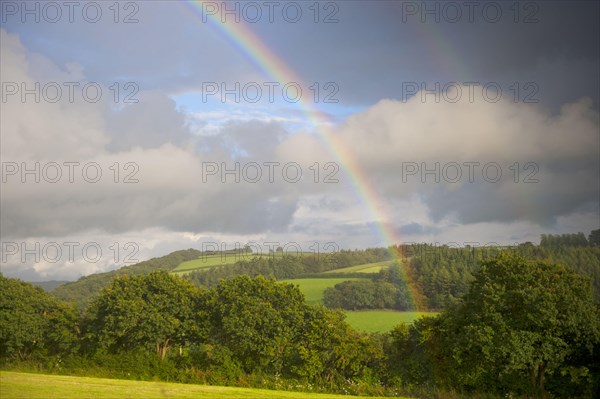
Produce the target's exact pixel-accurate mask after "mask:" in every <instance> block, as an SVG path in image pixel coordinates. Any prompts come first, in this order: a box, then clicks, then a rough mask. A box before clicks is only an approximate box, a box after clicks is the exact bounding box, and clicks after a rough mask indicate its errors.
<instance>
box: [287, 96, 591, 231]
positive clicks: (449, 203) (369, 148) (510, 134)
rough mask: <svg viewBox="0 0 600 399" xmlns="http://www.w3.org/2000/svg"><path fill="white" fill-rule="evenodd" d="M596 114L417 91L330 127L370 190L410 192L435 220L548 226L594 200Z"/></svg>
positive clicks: (306, 147)
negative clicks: (453, 98) (427, 98)
mask: <svg viewBox="0 0 600 399" xmlns="http://www.w3.org/2000/svg"><path fill="white" fill-rule="evenodd" d="M466 92H467V89H466V88H465V87H463V93H466ZM598 121H599V117H598V112H597V111H595V110H593V109H592V104H591V101H590V100H589V99H581V100H580V101H578V102H576V103H572V104H568V105H565V106H563V108H562V109H561V111H560V113H558V114H551V113H549V112H548V111H546V110H545V109H543V108H542V107H540V106H537V105H529V104H518V103H514V102H512V101H511V100H510V99H507V98H501V99H500V101H498V102H495V103H492V102H488V101H482V100H479V101H470V100H469V98H468V96H463V97H462V98H461V99H460V100H459V101H457V102H456V103H450V102H447V101H446V102H444V101H440V102H435V101H434V99H433V98H432V97H431V98H430V101H422V100H421V97H420V95H418V94H417V95H416V96H414V97H412V98H411V99H410V100H408V101H406V102H401V101H395V100H382V101H380V102H379V103H378V104H376V105H375V106H373V107H371V108H369V109H368V110H366V111H364V112H361V113H358V114H355V115H354V116H352V117H351V118H349V119H348V121H347V122H346V123H345V124H344V125H343V126H341V127H340V128H339V129H338V131H337V132H336V133H335V135H336V139H337V140H338V141H339V142H342V143H344V146H345V147H346V149H347V150H348V151H349V152H350V153H351V154H353V156H354V157H355V159H356V161H357V163H358V164H359V165H360V168H361V169H362V172H363V173H364V174H365V175H366V176H368V179H369V181H370V183H371V184H372V186H373V187H375V189H376V191H377V192H378V194H379V195H378V196H379V198H385V199H390V200H391V201H393V200H394V199H403V198H404V199H408V198H410V197H411V196H413V195H417V196H418V197H419V198H420V199H421V200H422V201H423V202H424V203H425V204H426V205H427V206H428V207H429V210H430V216H431V217H432V218H433V220H436V221H439V220H441V219H443V218H444V217H446V216H449V215H454V216H455V217H456V218H457V220H458V221H459V222H460V223H479V222H495V221H499V222H511V221H516V220H529V221H532V222H535V223H538V224H542V225H549V224H552V223H554V222H555V220H556V217H558V216H561V215H568V214H570V213H572V212H576V211H580V210H581V209H582V207H586V206H589V204H594V203H597V200H598V191H599V179H598V177H599V176H598V174H599V172H598V171H599V170H600V165H599V162H600V161H599V157H598V148H599V146H600V136H599V122H598ZM293 141H294V144H291V143H287V142H286V143H283V144H282V146H283V147H284V148H287V149H288V150H289V151H292V148H293V149H294V150H296V151H297V152H301V153H304V154H310V153H313V148H314V147H315V146H316V145H317V144H316V143H317V140H316V139H315V138H312V137H310V136H308V135H305V136H304V137H296V138H294V140H293ZM299 147H302V149H301V150H300V151H299ZM363 183H364V182H363ZM370 200H371V201H377V199H374V198H371V199H370Z"/></svg>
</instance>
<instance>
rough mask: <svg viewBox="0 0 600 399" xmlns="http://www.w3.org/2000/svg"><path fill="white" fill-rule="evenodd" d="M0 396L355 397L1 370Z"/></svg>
mask: <svg viewBox="0 0 600 399" xmlns="http://www.w3.org/2000/svg"><path fill="white" fill-rule="evenodd" d="M0 397H1V398H2V399H81V398H94V399H115V398H130V399H165V398H168V399H196V398H203V399H242V398H248V399H249V398H253V399H254V398H265V399H303V398H314V399H343V398H351V397H352V396H348V395H330V394H315V393H307V392H287V391H271V390H267V389H253V388H234V387H220V386H209V385H192V384H175V383H167V382H147V381H129V380H115V379H107V378H90V377H72V376H63V375H48V374H29V373H14V372H4V371H3V372H1V373H0ZM355 397H356V396H355ZM372 398H375V397H372Z"/></svg>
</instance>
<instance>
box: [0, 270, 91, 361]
mask: <svg viewBox="0 0 600 399" xmlns="http://www.w3.org/2000/svg"><path fill="white" fill-rule="evenodd" d="M78 332H79V331H78V327H77V313H76V312H75V310H74V309H73V308H72V307H70V306H68V305H66V304H64V303H61V302H59V301H57V300H56V299H54V298H53V297H51V296H50V295H49V294H47V293H46V292H45V291H44V290H43V289H41V288H40V287H35V286H33V285H32V284H29V283H26V282H24V281H20V280H17V279H12V278H5V277H4V276H3V275H2V274H0V358H8V357H17V358H18V359H20V360H24V359H27V358H29V357H30V356H31V355H34V354H38V355H41V356H44V355H54V354H61V353H70V352H73V351H75V350H76V347H77V343H78Z"/></svg>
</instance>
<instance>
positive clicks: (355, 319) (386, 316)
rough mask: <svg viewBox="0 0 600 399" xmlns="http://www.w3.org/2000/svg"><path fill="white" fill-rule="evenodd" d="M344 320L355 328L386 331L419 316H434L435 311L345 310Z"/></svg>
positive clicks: (408, 322) (368, 330)
mask: <svg viewBox="0 0 600 399" xmlns="http://www.w3.org/2000/svg"><path fill="white" fill-rule="evenodd" d="M345 313H346V321H347V322H348V324H350V325H351V326H352V327H354V328H355V329H357V330H361V331H366V332H388V331H391V330H392V328H394V327H396V326H397V325H398V324H401V323H405V324H410V323H412V322H413V321H415V320H417V319H418V318H419V317H420V316H435V315H436V314H437V313H436V312H397V311H394V310H357V311H350V310H347V311H346V312H345Z"/></svg>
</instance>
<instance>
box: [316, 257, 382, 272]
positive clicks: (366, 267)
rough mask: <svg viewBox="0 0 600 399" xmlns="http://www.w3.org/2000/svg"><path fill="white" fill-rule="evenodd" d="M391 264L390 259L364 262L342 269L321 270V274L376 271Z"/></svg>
mask: <svg viewBox="0 0 600 399" xmlns="http://www.w3.org/2000/svg"><path fill="white" fill-rule="evenodd" d="M391 264H392V261H391V260H385V261H383V262H376V263H365V264H363V265H355V266H349V267H344V268H343V269H334V270H329V271H326V272H323V273H322V274H333V273H378V272H379V271H380V270H381V269H385V268H387V267H389V266H390V265H391Z"/></svg>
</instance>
